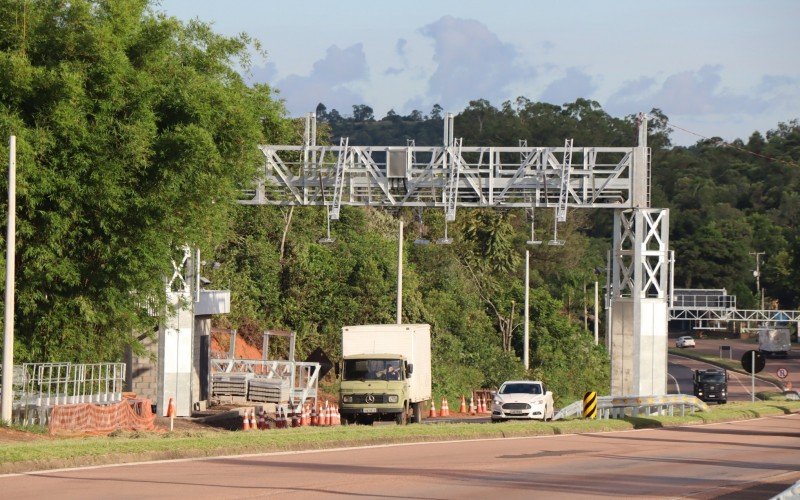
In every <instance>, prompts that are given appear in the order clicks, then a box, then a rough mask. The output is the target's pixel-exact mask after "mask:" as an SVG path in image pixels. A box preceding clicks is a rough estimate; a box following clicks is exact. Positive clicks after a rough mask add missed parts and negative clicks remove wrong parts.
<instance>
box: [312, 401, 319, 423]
mask: <svg viewBox="0 0 800 500" xmlns="http://www.w3.org/2000/svg"><path fill="white" fill-rule="evenodd" d="M318 408H319V404H314V405H311V426H312V427H317V426H318V425H319V410H318Z"/></svg>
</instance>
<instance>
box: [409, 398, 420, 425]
mask: <svg viewBox="0 0 800 500" xmlns="http://www.w3.org/2000/svg"><path fill="white" fill-rule="evenodd" d="M411 408H412V409H413V410H414V416H413V417H411V421H412V422H414V423H415V424H421V423H422V403H412V404H411Z"/></svg>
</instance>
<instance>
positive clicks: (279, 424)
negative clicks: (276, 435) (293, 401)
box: [275, 406, 286, 429]
mask: <svg viewBox="0 0 800 500" xmlns="http://www.w3.org/2000/svg"><path fill="white" fill-rule="evenodd" d="M275 428H276V429H285V428H286V415H285V414H284V413H283V406H279V407H278V414H277V417H276V419H275Z"/></svg>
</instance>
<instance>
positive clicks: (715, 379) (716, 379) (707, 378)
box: [698, 372, 725, 384]
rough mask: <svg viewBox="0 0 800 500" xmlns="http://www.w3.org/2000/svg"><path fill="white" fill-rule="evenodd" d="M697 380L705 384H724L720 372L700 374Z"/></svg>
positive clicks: (723, 378)
mask: <svg viewBox="0 0 800 500" xmlns="http://www.w3.org/2000/svg"><path fill="white" fill-rule="evenodd" d="M698 378H699V380H700V382H704V383H706V384H722V383H724V382H725V374H724V373H720V372H714V373H701V374H700V376H699V377H698Z"/></svg>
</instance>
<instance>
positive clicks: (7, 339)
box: [0, 135, 17, 424]
mask: <svg viewBox="0 0 800 500" xmlns="http://www.w3.org/2000/svg"><path fill="white" fill-rule="evenodd" d="M16 224H17V138H16V137H15V136H13V135H12V136H11V137H10V138H9V140H8V233H7V237H6V302H5V309H6V310H5V325H4V326H5V330H4V333H3V382H2V388H3V394H2V401H0V402H2V405H0V421H2V422H6V423H9V424H10V423H11V405H12V403H13V401H14V397H13V390H14V387H13V380H14V272H15V270H16V269H15V267H14V260H15V259H16V239H17V232H16Z"/></svg>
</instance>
